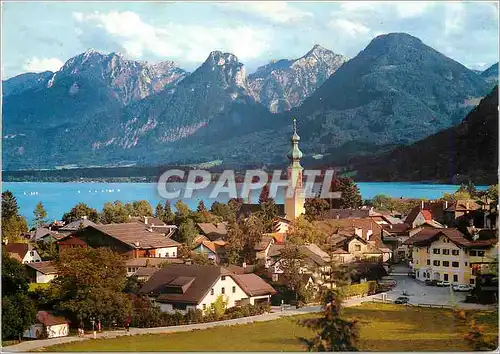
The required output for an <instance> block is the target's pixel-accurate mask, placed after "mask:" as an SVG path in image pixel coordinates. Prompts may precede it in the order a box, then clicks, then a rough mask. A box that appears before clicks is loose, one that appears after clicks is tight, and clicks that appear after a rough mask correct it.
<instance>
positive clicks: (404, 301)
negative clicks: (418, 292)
mask: <svg viewBox="0 0 500 354" xmlns="http://www.w3.org/2000/svg"><path fill="white" fill-rule="evenodd" d="M409 301H410V298H409V297H406V296H400V297H398V298H397V299H396V301H394V303H395V304H401V305H404V304H407V303H408V302H409Z"/></svg>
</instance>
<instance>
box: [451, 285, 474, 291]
mask: <svg viewBox="0 0 500 354" xmlns="http://www.w3.org/2000/svg"><path fill="white" fill-rule="evenodd" d="M452 288H453V291H471V290H472V286H470V285H465V284H455V285H453V286H452Z"/></svg>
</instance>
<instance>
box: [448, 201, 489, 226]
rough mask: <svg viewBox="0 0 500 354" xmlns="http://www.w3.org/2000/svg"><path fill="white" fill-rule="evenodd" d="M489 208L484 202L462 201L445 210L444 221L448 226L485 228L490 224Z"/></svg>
mask: <svg viewBox="0 0 500 354" xmlns="http://www.w3.org/2000/svg"><path fill="white" fill-rule="evenodd" d="M488 214H489V206H488V205H486V204H485V203H484V202H482V201H476V200H473V199H463V200H462V199H461V200H457V201H455V202H454V203H451V205H450V206H449V207H448V208H446V209H445V210H444V221H445V223H446V224H447V225H448V226H459V225H460V224H463V225H473V226H476V227H481V228H482V227H485V226H486V225H485V224H487V222H488V219H487V215H488Z"/></svg>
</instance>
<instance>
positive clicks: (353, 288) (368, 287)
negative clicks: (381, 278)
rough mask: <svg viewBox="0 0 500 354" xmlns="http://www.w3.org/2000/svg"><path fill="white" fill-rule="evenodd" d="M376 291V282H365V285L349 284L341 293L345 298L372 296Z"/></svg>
mask: <svg viewBox="0 0 500 354" xmlns="http://www.w3.org/2000/svg"><path fill="white" fill-rule="evenodd" d="M376 291H377V282H376V281H373V280H371V281H367V282H365V283H360V284H351V285H348V286H346V287H344V288H343V289H342V292H343V294H344V296H345V297H351V296H357V295H363V294H368V295H371V294H374V293H375V292H376Z"/></svg>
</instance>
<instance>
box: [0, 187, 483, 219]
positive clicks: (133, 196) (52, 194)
mask: <svg viewBox="0 0 500 354" xmlns="http://www.w3.org/2000/svg"><path fill="white" fill-rule="evenodd" d="M172 184H173V183H172ZM358 187H359V189H360V191H361V195H362V196H363V199H370V198H373V197H374V196H376V195H377V194H385V195H388V196H391V197H396V198H399V197H406V198H425V199H435V198H439V197H440V196H442V195H443V193H454V192H455V191H456V190H457V189H458V187H459V186H456V185H448V184H422V183H411V182H359V183H358ZM477 188H478V189H486V188H487V186H477ZM7 189H8V190H10V191H11V192H12V193H14V195H15V197H16V198H17V202H18V205H19V209H20V213H21V214H22V215H23V216H25V217H26V218H27V219H28V222H29V223H30V222H31V220H32V219H33V210H34V209H35V205H36V204H37V203H38V202H42V203H43V204H44V206H45V209H46V210H47V214H48V218H49V220H54V219H60V218H61V217H62V215H63V214H64V213H65V212H67V211H69V210H70V209H71V208H72V207H73V206H74V205H75V204H77V203H79V202H82V203H85V204H87V205H89V206H91V207H93V208H96V209H97V210H98V211H100V210H101V209H102V206H103V205H104V203H105V202H113V201H115V200H120V201H122V202H124V203H126V202H132V201H134V200H139V199H145V200H147V201H149V202H150V203H151V205H152V207H153V209H154V207H155V206H156V204H157V203H158V202H164V201H165V200H164V199H162V198H161V197H160V196H159V195H158V191H157V185H156V183H42V182H4V183H2V191H5V190H7ZM210 191H211V189H207V190H202V191H195V193H194V195H193V197H192V198H190V199H189V200H186V199H183V200H184V201H185V202H186V204H187V205H189V207H191V208H192V209H195V208H196V206H197V205H198V203H199V201H200V200H203V201H204V202H205V205H206V206H207V207H210V206H211V205H212V203H213V202H214V200H211V199H209V198H208V196H209V194H210ZM280 191H281V192H282V193H281V195H280V196H278V198H276V201H277V202H278V203H282V202H283V190H282V189H280ZM258 195H259V193H258V191H256V193H253V194H252V195H251V198H250V199H251V201H252V202H256V201H257V200H258ZM228 199H229V197H228V196H227V194H221V196H220V197H219V198H218V199H217V200H218V201H220V202H227V201H228ZM176 201H177V199H172V200H171V202H172V205H173V204H174V203H175V202H176Z"/></svg>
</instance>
